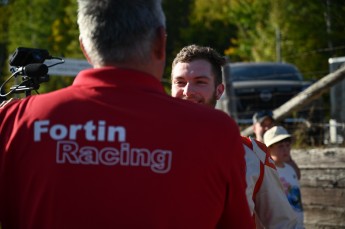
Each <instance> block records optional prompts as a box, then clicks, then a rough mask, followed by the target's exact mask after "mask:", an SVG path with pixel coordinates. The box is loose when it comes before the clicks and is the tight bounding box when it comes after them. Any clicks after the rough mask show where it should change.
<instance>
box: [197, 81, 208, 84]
mask: <svg viewBox="0 0 345 229" xmlns="http://www.w3.org/2000/svg"><path fill="white" fill-rule="evenodd" d="M197 84H207V82H206V81H198V82H197Z"/></svg>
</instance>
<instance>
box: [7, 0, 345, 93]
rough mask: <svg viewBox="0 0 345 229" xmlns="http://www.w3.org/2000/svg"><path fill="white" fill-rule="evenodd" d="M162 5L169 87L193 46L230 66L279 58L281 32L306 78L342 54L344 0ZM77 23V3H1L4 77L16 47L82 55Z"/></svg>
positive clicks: (179, 0) (284, 51) (191, 0)
mask: <svg viewBox="0 0 345 229" xmlns="http://www.w3.org/2000/svg"><path fill="white" fill-rule="evenodd" d="M163 8H164V10H165V13H166V18H167V34H168V39H167V62H166V66H167V67H166V71H165V74H164V80H165V82H168V81H169V78H170V71H171V62H172V60H173V58H174V57H175V55H176V54H177V52H178V51H179V50H180V49H181V48H182V47H183V46H186V45H189V44H193V43H195V44H199V45H205V46H211V47H213V48H215V49H216V50H218V51H219V52H220V53H223V54H225V55H227V56H229V57H230V60H231V61H232V62H234V61H276V60H277V59H278V57H277V52H276V50H277V41H278V40H277V36H276V34H277V31H278V32H280V34H281V40H280V44H281V46H280V47H281V60H282V61H284V62H290V63H293V64H295V65H296V66H297V67H298V68H299V69H300V70H301V71H302V73H303V74H304V76H305V77H306V78H308V79H318V78H321V77H323V76H325V75H326V74H327V73H328V58H330V57H336V56H345V42H344V40H345V39H344V36H345V33H344V31H345V20H344V17H345V4H344V2H343V0H332V1H330V0H328V1H291V0H279V1H276V0H174V1H163ZM76 21H77V1H75V0H30V1H29V0H11V1H9V4H8V5H5V6H0V31H1V33H0V52H1V53H0V54H1V55H0V64H1V66H2V69H3V71H2V72H4V69H6V68H7V58H8V55H9V54H11V53H12V52H13V51H14V50H15V49H16V48H17V47H19V46H24V47H33V48H35V47H36V48H43V49H47V50H49V52H50V53H51V55H54V56H61V57H69V58H70V57H73V58H84V57H83V54H82V52H81V50H80V48H79V41H78V35H79V33H78V27H77V23H76ZM5 75H6V74H4V73H3V74H1V75H0V80H1V81H3V80H4V78H5ZM7 75H8V73H7ZM7 75H6V76H7ZM71 80H72V78H69V77H65V78H64V77H54V76H52V77H51V81H50V82H49V83H45V84H44V85H42V87H41V89H40V92H44V91H51V90H55V89H57V88H61V87H65V86H66V85H69V84H70V83H71Z"/></svg>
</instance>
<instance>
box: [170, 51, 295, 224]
mask: <svg viewBox="0 0 345 229" xmlns="http://www.w3.org/2000/svg"><path fill="white" fill-rule="evenodd" d="M224 64H225V59H224V58H223V57H222V56H221V55H220V54H219V53H217V52H216V51H215V50H214V49H212V48H210V47H203V46H198V45H189V46H186V47H184V48H182V49H181V50H180V52H179V53H178V54H177V56H176V57H175V59H174V61H173V63H172V72H171V79H172V87H171V95H172V96H173V97H176V98H180V99H183V100H187V101H190V102H191V105H193V104H192V102H193V103H198V104H200V106H207V107H210V108H212V109H214V108H215V105H216V101H217V100H218V99H219V98H220V97H221V95H222V93H223V92H224V84H223V83H222V69H221V68H222V65H224ZM198 115H200V114H195V117H197V116H198ZM188 126H189V124H188V123H186V124H184V126H182V127H184V128H186V127H188ZM184 128H183V129H184ZM214 134H215V135H217V136H218V137H219V138H222V137H223V134H221V133H212V134H211V135H214ZM230 141H231V139H230ZM242 143H243V147H244V149H245V162H246V173H245V178H246V183H247V188H246V195H247V201H248V205H249V208H250V211H251V214H252V216H253V218H255V224H256V228H270V229H278V228H284V229H285V228H289V229H291V228H298V227H297V217H296V215H295V213H294V211H293V210H292V208H291V206H290V204H289V202H288V201H287V199H286V196H285V193H284V191H283V188H282V186H281V183H280V181H279V175H278V173H277V170H276V168H275V165H274V161H273V160H272V158H270V156H269V152H268V149H267V147H266V145H265V144H263V143H262V142H259V141H256V140H255V139H253V138H248V137H242ZM215 147H216V146H215ZM214 150H216V148H214ZM229 150H230V149H229ZM229 152H230V151H229ZM234 160H236V159H235V158H234ZM229 166H230V165H229Z"/></svg>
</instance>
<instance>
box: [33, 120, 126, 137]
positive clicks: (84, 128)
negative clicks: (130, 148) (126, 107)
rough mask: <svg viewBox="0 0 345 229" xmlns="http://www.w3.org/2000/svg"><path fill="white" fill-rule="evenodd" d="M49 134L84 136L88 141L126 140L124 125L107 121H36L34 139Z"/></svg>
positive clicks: (51, 135)
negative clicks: (79, 122)
mask: <svg viewBox="0 0 345 229" xmlns="http://www.w3.org/2000/svg"><path fill="white" fill-rule="evenodd" d="M44 135H47V136H48V137H50V138H51V139H53V140H57V141H59V140H76V139H77V137H78V136H79V137H84V138H85V139H86V140H87V141H99V142H101V141H108V142H115V141H117V142H125V141H126V129H125V128H124V127H123V126H111V125H107V123H106V121H104V120H99V121H98V122H94V121H93V120H90V121H87V122H86V123H85V124H70V125H64V124H54V125H51V124H50V120H38V121H35V123H34V141H35V142H40V141H41V140H42V137H43V136H44Z"/></svg>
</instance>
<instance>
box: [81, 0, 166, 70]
mask: <svg viewBox="0 0 345 229" xmlns="http://www.w3.org/2000/svg"><path fill="white" fill-rule="evenodd" d="M78 25H79V31H80V36H81V39H82V41H83V44H84V48H85V51H86V53H87V54H88V56H89V58H90V60H91V62H92V63H93V64H94V65H100V66H105V65H112V64H114V63H125V62H129V61H132V62H134V63H146V61H147V60H148V56H149V54H150V49H151V47H152V44H153V42H154V39H155V36H156V31H157V28H159V27H165V16H164V12H163V9H162V6H161V0H78Z"/></svg>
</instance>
